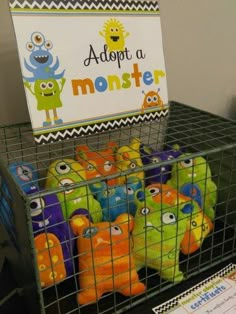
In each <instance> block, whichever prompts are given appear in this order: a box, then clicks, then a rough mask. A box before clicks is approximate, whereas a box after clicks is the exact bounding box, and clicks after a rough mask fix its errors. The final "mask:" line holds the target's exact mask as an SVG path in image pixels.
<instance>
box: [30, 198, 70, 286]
mask: <svg viewBox="0 0 236 314" xmlns="http://www.w3.org/2000/svg"><path fill="white" fill-rule="evenodd" d="M29 207H30V209H31V219H32V225H33V232H34V237H35V247H36V250H37V260H38V266H39V271H40V281H41V285H42V286H45V285H48V284H53V283H54V280H55V282H58V281H61V280H63V279H65V277H66V276H70V275H72V274H73V263H72V252H73V249H74V241H72V238H73V234H72V230H71V228H70V225H69V224H68V223H67V222H66V221H65V219H64V217H63V214H62V210H61V205H60V202H59V200H58V198H57V196H56V195H54V194H51V195H45V196H43V197H37V198H35V199H32V200H31V202H30V204H29ZM43 249H44V250H43ZM49 250H52V251H53V255H52V252H51V254H50V253H49ZM41 255H42V256H43V258H42V256H41ZM50 256H51V258H49V257H50ZM50 261H51V264H50ZM52 265H53V269H52ZM54 266H55V269H54ZM57 267H58V269H59V272H58V271H57V270H56V268H57ZM48 268H50V271H49V269H48ZM62 275H63V276H62Z"/></svg>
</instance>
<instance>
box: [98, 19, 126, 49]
mask: <svg viewBox="0 0 236 314" xmlns="http://www.w3.org/2000/svg"><path fill="white" fill-rule="evenodd" d="M99 34H100V35H101V36H102V37H104V38H105V40H106V44H107V47H108V51H124V50H125V38H126V37H127V36H129V33H127V32H126V31H125V29H124V26H123V24H122V23H121V22H120V21H118V20H117V19H115V18H111V19H110V20H107V21H106V22H105V23H104V26H103V31H100V32H99Z"/></svg>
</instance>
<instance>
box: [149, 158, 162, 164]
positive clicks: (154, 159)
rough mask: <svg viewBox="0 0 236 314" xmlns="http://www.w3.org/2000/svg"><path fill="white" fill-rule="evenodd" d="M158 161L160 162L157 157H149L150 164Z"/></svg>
mask: <svg viewBox="0 0 236 314" xmlns="http://www.w3.org/2000/svg"><path fill="white" fill-rule="evenodd" d="M159 162H161V159H160V158H158V157H152V158H151V163H152V164H158V163H159Z"/></svg>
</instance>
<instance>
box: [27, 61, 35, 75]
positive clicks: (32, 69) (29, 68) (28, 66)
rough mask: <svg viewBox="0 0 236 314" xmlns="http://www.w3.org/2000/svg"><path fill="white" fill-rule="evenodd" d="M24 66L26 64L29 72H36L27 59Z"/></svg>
mask: <svg viewBox="0 0 236 314" xmlns="http://www.w3.org/2000/svg"><path fill="white" fill-rule="evenodd" d="M24 64H25V67H26V69H27V70H28V71H29V72H34V70H35V69H34V68H33V67H32V66H30V65H29V64H28V63H27V61H26V60H25V59H24Z"/></svg>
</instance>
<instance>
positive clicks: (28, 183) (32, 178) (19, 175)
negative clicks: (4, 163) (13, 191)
mask: <svg viewBox="0 0 236 314" xmlns="http://www.w3.org/2000/svg"><path fill="white" fill-rule="evenodd" d="M8 169H9V171H10V173H11V174H12V176H13V177H14V179H15V181H16V183H17V184H18V185H19V186H20V188H21V189H22V190H23V191H24V192H25V193H31V192H34V191H37V190H38V189H39V185H38V173H37V170H36V168H35V167H34V166H33V164H31V163H29V162H25V161H20V162H16V163H12V164H10V165H9V166H8Z"/></svg>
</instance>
